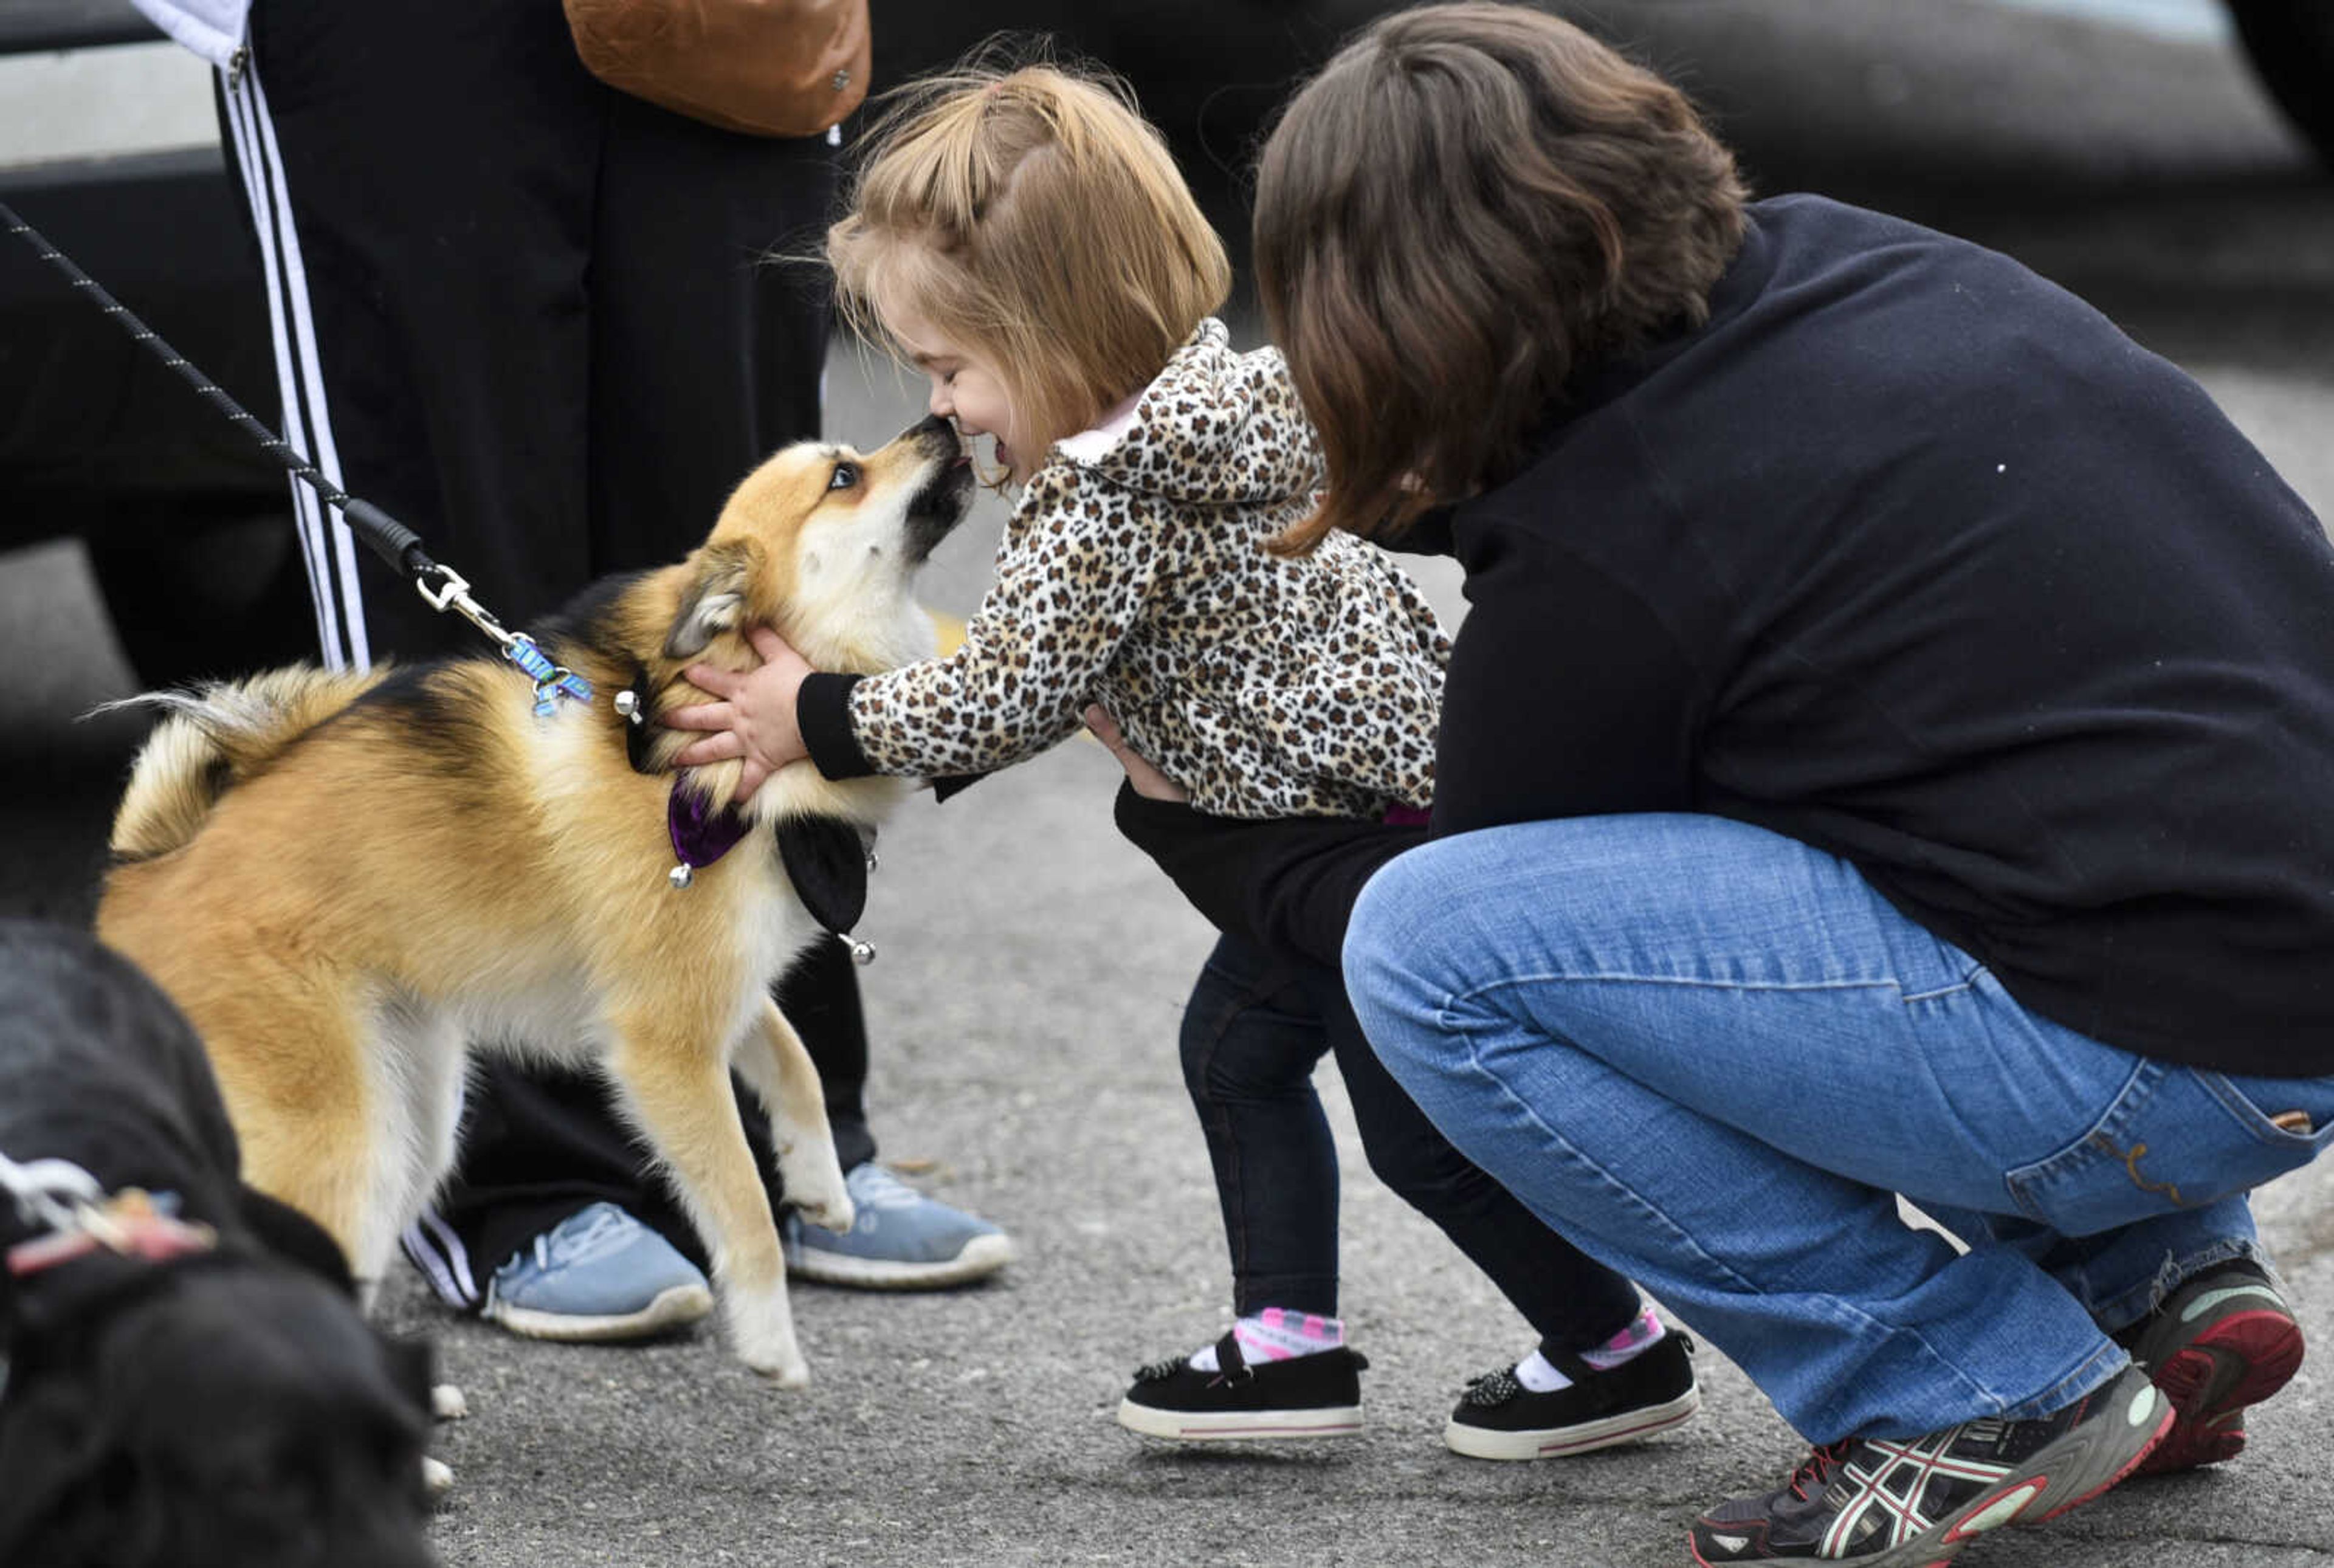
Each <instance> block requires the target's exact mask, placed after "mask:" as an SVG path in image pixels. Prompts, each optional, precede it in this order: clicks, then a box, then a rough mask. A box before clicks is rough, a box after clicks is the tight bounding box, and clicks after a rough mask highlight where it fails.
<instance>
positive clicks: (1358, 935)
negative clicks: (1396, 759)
mask: <svg viewBox="0 0 2334 1568" xmlns="http://www.w3.org/2000/svg"><path fill="white" fill-rule="evenodd" d="M1453 842H1457V841H1453V840H1438V841H1436V842H1432V843H1427V844H1423V845H1421V846H1419V847H1418V848H1417V849H1414V850H1411V851H1407V852H1405V853H1403V854H1400V855H1397V856H1395V857H1394V859H1393V860H1391V861H1387V862H1386V863H1385V864H1384V865H1383V866H1381V867H1379V868H1378V870H1377V872H1376V874H1375V875H1374V876H1372V877H1371V878H1370V880H1369V881H1368V882H1367V883H1366V884H1365V885H1364V887H1363V889H1362V891H1361V896H1360V897H1359V898H1358V899H1355V901H1354V911H1353V914H1352V916H1351V918H1350V919H1348V921H1347V922H1346V926H1345V954H1344V957H1345V995H1346V996H1347V997H1348V998H1349V999H1350V1000H1351V1001H1352V1003H1353V1006H1354V1014H1355V1017H1357V1018H1358V1019H1360V1021H1361V1024H1362V1029H1363V1032H1364V1033H1365V1034H1367V1035H1368V1036H1369V1041H1370V1044H1371V1045H1372V1046H1373V1047H1374V1048H1375V1049H1376V1051H1377V1053H1378V1055H1379V1058H1380V1059H1381V1060H1382V1061H1384V1062H1385V1063H1386V1064H1387V1066H1388V1067H1389V1068H1394V1069H1395V1070H1397V1071H1398V1070H1399V1069H1398V1067H1396V1058H1397V1057H1398V1056H1399V1055H1400V1054H1401V1053H1402V1050H1403V1045H1404V1044H1405V1043H1406V1042H1409V1041H1411V1040H1413V1039H1414V1038H1416V1037H1417V1036H1418V1034H1420V1032H1421V1029H1422V1028H1423V1027H1425V1026H1429V1025H1431V1023H1432V1017H1433V1015H1434V1014H1435V1013H1436V1012H1437V1011H1439V1010H1440V1006H1441V1003H1440V1000H1439V997H1440V996H1447V995H1448V993H1449V986H1450V984H1451V979H1452V959H1453V957H1454V955H1453V954H1452V952H1450V951H1449V950H1448V945H1449V938H1450V937H1451V936H1452V933H1453V932H1454V931H1455V930H1456V928H1458V926H1459V925H1460V922H1459V921H1457V920H1456V919H1454V918H1453V917H1454V916H1455V915H1456V913H1457V909H1458V907H1459V905H1460V903H1461V901H1462V899H1463V893H1464V887H1465V879H1464V877H1463V876H1462V875H1460V874H1457V873H1458V867H1457V865H1456V863H1455V857H1454V856H1452V854H1451V853H1449V852H1448V851H1446V849H1445V846H1446V845H1449V844H1452V843H1453Z"/></svg>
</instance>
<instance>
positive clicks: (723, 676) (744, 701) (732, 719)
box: [661, 626, 811, 805]
mask: <svg viewBox="0 0 2334 1568" xmlns="http://www.w3.org/2000/svg"><path fill="white" fill-rule="evenodd" d="M746 640H747V641H748V642H750V643H752V644H753V645H754V651H755V652H757V653H758V654H760V655H761V656H762V663H761V665H760V667H759V668H758V669H748V670H745V671H743V672H739V671H737V670H728V669H717V668H715V667H714V666H712V665H709V664H692V665H690V667H689V669H688V670H687V671H686V672H685V673H686V675H687V676H688V678H689V682H690V685H691V686H695V687H697V688H700V689H701V690H705V691H709V692H711V693H712V694H713V695H714V696H715V697H719V698H720V699H721V700H720V701H719V702H701V703H698V704H695V705H694V706H692V707H677V708H674V709H673V710H672V711H671V712H670V713H668V714H666V715H665V716H664V717H663V719H662V720H661V722H662V723H663V724H665V725H666V726H669V727H670V728H673V729H701V730H708V731H710V732H712V733H710V734H708V735H707V736H705V737H704V738H703V739H701V740H694V741H691V742H690V743H689V745H688V746H686V747H684V748H683V749H682V750H681V752H680V755H678V756H676V757H675V758H674V759H673V760H674V762H675V763H676V764H678V765H680V766H682V767H702V766H704V765H706V764H707V763H715V762H728V761H730V760H731V759H732V758H735V759H736V760H737V761H738V763H739V764H740V765H741V772H740V773H739V774H738V794H737V796H736V797H735V803H736V804H738V805H744V804H745V803H747V801H749V800H751V799H753V798H754V792H755V791H756V790H757V789H759V788H761V787H762V781H763V780H765V779H767V778H768V777H769V776H770V775H771V774H774V773H776V772H777V771H778V770H779V769H780V768H782V767H784V766H786V765H787V764H788V763H794V762H800V761H801V760H802V759H803V758H805V757H806V756H808V755H810V748H809V747H808V746H805V745H804V744H803V737H802V726H800V725H799V724H797V723H796V720H795V698H796V695H797V694H798V693H800V691H801V690H802V683H803V678H804V677H805V676H807V675H809V674H810V673H811V667H810V661H809V660H808V659H805V658H804V657H803V656H802V655H801V654H799V653H796V651H795V650H794V648H793V647H792V645H790V644H789V643H788V642H787V641H786V639H785V638H783V637H780V636H779V635H778V634H777V633H776V632H775V631H773V630H770V629H769V628H768V627H767V626H749V627H747V629H746Z"/></svg>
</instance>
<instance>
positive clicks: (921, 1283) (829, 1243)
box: [784, 1159, 1013, 1290]
mask: <svg viewBox="0 0 2334 1568" xmlns="http://www.w3.org/2000/svg"><path fill="white" fill-rule="evenodd" d="M843 1184H844V1187H846V1188H849V1189H850V1191H851V1201H852V1205H853V1207H855V1208H856V1209H857V1210H858V1217H857V1218H855V1219H854V1220H853V1221H852V1225H851V1228H850V1229H849V1230H846V1231H843V1232H841V1233H839V1234H838V1233H837V1232H834V1231H832V1230H826V1229H824V1228H822V1227H818V1226H815V1225H805V1224H804V1223H803V1219H802V1217H801V1216H800V1215H798V1214H796V1213H794V1212H793V1211H791V1210H789V1211H788V1212H787V1214H786V1226H785V1230H784V1235H785V1239H786V1268H787V1269H788V1271H789V1272H791V1273H793V1274H795V1275H797V1276H799V1277H800V1278H803V1279H808V1280H816V1281H817V1282H818V1283H819V1284H846V1285H856V1286H858V1287H859V1288H860V1289H862V1290H935V1289H938V1288H939V1287H940V1286H942V1285H951V1284H967V1283H968V1282H969V1281H972V1280H976V1279H984V1278H986V1277H987V1276H989V1275H992V1274H995V1273H996V1272H997V1271H998V1269H1000V1268H1003V1267H1004V1266H1005V1265H1007V1264H1008V1263H1011V1262H1012V1261H1013V1240H1012V1238H1011V1237H1010V1236H1007V1235H1006V1234H1005V1233H1004V1232H1003V1231H1001V1230H999V1229H998V1228H997V1227H995V1226H993V1225H991V1224H989V1221H987V1220H985V1219H980V1218H978V1217H975V1216H972V1215H969V1214H967V1213H965V1212H964V1210H962V1209H960V1208H951V1207H949V1206H948V1205H947V1204H945V1203H942V1202H940V1200H939V1199H937V1198H926V1197H925V1196H924V1195H923V1194H922V1193H921V1192H918V1191H917V1190H916V1189H915V1188H912V1187H910V1186H909V1185H908V1184H907V1183H906V1182H904V1181H902V1180H901V1179H900V1178H898V1177H896V1176H894V1175H892V1173H891V1172H890V1171H888V1170H886V1169H883V1168H882V1166H880V1165H878V1164H876V1163H875V1162H874V1161H873V1160H872V1159H871V1160H868V1161H867V1162H866V1163H865V1164H863V1165H854V1166H853V1167H852V1168H851V1169H850V1170H849V1172H847V1173H846V1174H845V1175H844V1178H843Z"/></svg>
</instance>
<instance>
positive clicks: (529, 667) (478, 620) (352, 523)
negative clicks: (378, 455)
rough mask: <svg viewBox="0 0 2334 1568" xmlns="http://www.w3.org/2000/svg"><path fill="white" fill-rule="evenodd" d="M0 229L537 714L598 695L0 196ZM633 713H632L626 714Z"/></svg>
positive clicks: (412, 535) (403, 528)
mask: <svg viewBox="0 0 2334 1568" xmlns="http://www.w3.org/2000/svg"><path fill="white" fill-rule="evenodd" d="M0 228H5V229H6V230H7V231H8V232H9V233H10V234H13V235H19V236H23V238H24V243H25V244H27V245H31V246H32V247H33V249H34V252H35V253H37V254H38V255H39V256H40V258H41V259H42V260H43V261H44V262H47V263H48V264H49V265H51V266H53V267H55V268H56V269H57V270H58V271H59V272H61V273H63V274H64V275H65V277H66V279H67V281H68V282H70V283H71V284H72V286H73V287H74V288H75V289H76V290H78V291H80V292H81V293H83V294H84V295H86V296H87V297H88V298H89V299H90V300H91V301H92V302H93V303H95V304H96V305H97V306H98V308H99V309H100V310H102V311H103V312H104V313H106V314H107V315H109V316H111V317H112V318H113V319H114V320H115V321H116V322H119V323H121V329H122V330H123V331H124V332H128V333H129V334H130V337H131V338H132V339H133V340H135V341H138V342H139V343H140V344H143V345H144V346H145V347H146V348H147V349H148V350H149V351H151V352H152V353H153V354H154V355H155V356H156V357H157V358H158V359H159V360H160V361H162V363H163V364H164V365H166V366H168V367H169V369H170V370H171V371H172V372H173V373H174V374H176V375H177V376H178V379H179V380H182V381H185V382H186V383H187V384H188V386H190V387H192V388H194V390H196V391H197V392H198V393H200V394H201V395H202V396H203V397H204V398H205V399H208V400H209V402H210V403H211V404H212V406H213V407H215V408H217V409H218V410H219V411H220V412H221V413H223V414H225V415H226V416H227V420H228V422H229V423H231V424H233V425H235V426H236V427H237V428H240V429H242V430H244V431H245V432H246V433H247V434H248V435H250V436H251V437H252V438H253V439H255V440H256V441H257V442H258V443H259V445H260V446H261V447H262V448H264V449H265V451H266V452H267V454H268V456H270V457H274V458H275V460H276V461H277V462H278V463H281V464H282V465H283V466H284V467H285V471H286V472H288V473H290V474H291V476H293V477H294V478H295V479H297V480H299V481H300V482H301V483H302V484H304V485H306V486H308V487H309V488H310V489H312V490H313V491H315V493H316V494H317V495H319V496H321V497H322V498H323V502H324V504H325V505H328V506H331V507H333V509H334V510H335V511H337V512H339V513H340V515H342V517H343V518H345V519H346V520H347V522H348V524H349V531H350V532H351V533H352V534H355V535H356V536H357V537H358V538H359V539H362V540H363V541H364V543H365V545H366V547H367V548H369V549H370V550H371V551H372V553H374V554H376V555H378V556H380V557H381V559H382V560H383V561H386V562H388V563H389V564H390V566H391V569H393V570H394V571H396V572H399V573H400V575H402V576H404V577H406V578H407V579H409V580H410V581H411V582H412V583H413V586H414V589H415V591H416V592H419V593H420V595H421V598H422V600H423V601H424V602H425V603H427V604H428V605H429V608H430V609H432V610H435V611H439V613H440V614H443V613H444V612H445V611H448V610H451V611H454V612H455V613H457V614H458V615H460V616H461V617H462V619H463V620H468V622H469V623H470V624H471V625H473V626H475V627H477V629H478V630H480V631H482V632H484V633H485V634H486V635H487V636H488V637H489V638H492V639H493V640H494V642H495V645H496V646H497V647H498V648H500V649H502V652H503V657H504V658H506V659H509V660H510V661H511V662H512V663H513V664H516V665H517V666H518V667H519V669H522V670H525V671H526V675H527V678H529V679H530V680H532V681H534V682H535V711H536V712H537V713H539V714H548V713H549V712H550V711H551V710H552V707H553V705H554V703H555V700H556V699H557V698H559V697H568V698H571V699H573V700H574V701H578V702H589V701H591V700H592V683H591V682H590V681H588V680H585V679H584V678H583V677H582V676H580V675H577V674H575V673H574V671H573V670H570V669H566V668H565V667H564V666H562V665H557V664H554V663H553V662H552V661H551V659H550V657H549V656H548V655H546V654H545V652H544V651H543V649H540V648H538V647H537V646H536V645H535V640H534V639H532V638H530V637H528V636H526V634H525V633H523V632H516V631H511V630H506V628H505V627H504V625H503V623H502V622H501V621H500V620H497V619H496V618H495V615H494V612H493V611H489V610H487V608H486V606H484V605H482V604H480V603H479V602H478V601H477V600H475V599H473V598H471V597H470V584H469V582H468V581H467V580H466V579H465V578H464V577H463V576H462V574H461V573H460V572H456V571H455V570H454V569H453V568H452V567H450V566H447V565H444V564H442V563H439V562H436V561H432V560H431V559H430V558H429V553H428V552H427V551H425V550H424V549H422V547H421V537H420V535H419V534H416V533H414V532H413V530H412V529H410V528H408V527H407V526H406V525H405V524H402V523H400V522H399V521H398V520H397V519H396V518H394V517H392V516H391V515H389V514H388V513H386V512H384V511H382V510H381V508H380V507H378V506H376V505H373V504H372V503H371V502H370V501H362V500H359V499H358V498H357V497H356V496H354V495H350V494H349V493H348V492H347V491H345V490H343V489H342V488H341V487H340V486H338V485H335V484H333V482H332V480H330V479H328V478H326V477H325V476H324V474H323V470H321V469H319V468H318V467H316V465H315V464H314V463H313V462H311V461H309V459H308V457H307V455H306V454H305V453H304V452H302V451H301V450H300V449H299V448H298V447H294V446H293V445H292V444H291V443H290V442H289V441H286V440H285V439H284V438H283V437H281V436H278V435H277V434H276V433H275V431H273V430H271V429H269V428H267V427H266V426H265V425H264V424H262V423H260V422H259V420H258V419H257V418H254V417H253V415H252V413H251V411H250V410H249V409H246V408H245V407H244V406H243V405H242V404H240V403H238V402H236V400H235V399H233V398H231V397H229V396H228V395H227V390H226V389H225V388H223V387H221V386H220V385H219V384H218V383H217V381H214V380H211V379H210V378H209V377H208V376H207V375H205V374H203V372H202V371H201V370H198V369H197V368H196V367H195V366H194V365H193V364H192V363H191V362H190V361H188V359H187V357H186V356H185V355H184V354H181V353H180V352H178V350H176V349H174V348H172V347H171V346H170V345H169V343H168V342H167V341H164V339H163V338H162V335H161V334H160V333H159V332H156V331H155V330H154V329H153V328H151V327H149V326H148V325H147V324H146V323H145V322H142V321H140V319H139V318H138V316H137V314H136V313H133V312H132V311H131V310H130V307H129V306H127V305H125V304H123V303H121V301H120V300H117V299H115V298H114V297H113V296H112V295H111V294H110V293H106V291H105V288H104V286H103V285H102V284H100V283H99V282H98V281H97V280H96V279H95V278H93V277H91V276H90V275H89V274H87V273H85V272H83V271H82V269H81V268H80V267H79V266H77V265H74V263H73V260H72V257H71V256H68V255H65V254H64V253H63V251H60V250H59V249H57V247H56V246H55V245H51V244H50V243H49V241H48V238H47V236H43V234H42V233H41V232H40V230H38V229H36V228H34V226H32V225H31V224H28V223H26V222H25V221H24V219H23V218H21V217H19V216H16V213H15V211H14V208H12V207H9V206H8V204H7V203H5V202H0ZM628 717H629V716H628Z"/></svg>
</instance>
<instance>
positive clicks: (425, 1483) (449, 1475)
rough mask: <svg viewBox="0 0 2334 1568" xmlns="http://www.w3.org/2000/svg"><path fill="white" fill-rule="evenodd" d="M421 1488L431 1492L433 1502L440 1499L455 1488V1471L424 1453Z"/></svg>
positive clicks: (430, 1498) (430, 1496) (422, 1457)
mask: <svg viewBox="0 0 2334 1568" xmlns="http://www.w3.org/2000/svg"><path fill="white" fill-rule="evenodd" d="M421 1489H422V1490H423V1491H425V1492H427V1493H429V1500H430V1501H431V1502H433V1503H434V1502H436V1501H438V1499H439V1498H440V1497H443V1496H445V1495H446V1494H447V1493H448V1492H450V1491H452V1490H453V1489H454V1472H453V1471H451V1470H449V1469H448V1468H447V1467H445V1466H444V1465H442V1464H440V1463H439V1462H438V1461H437V1460H436V1459H433V1458H431V1457H429V1455H427V1454H424V1455H422V1456H421Z"/></svg>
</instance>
